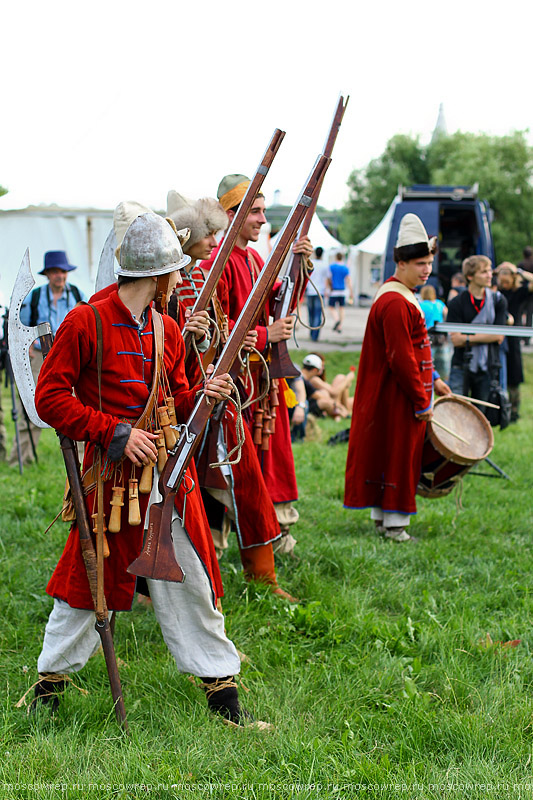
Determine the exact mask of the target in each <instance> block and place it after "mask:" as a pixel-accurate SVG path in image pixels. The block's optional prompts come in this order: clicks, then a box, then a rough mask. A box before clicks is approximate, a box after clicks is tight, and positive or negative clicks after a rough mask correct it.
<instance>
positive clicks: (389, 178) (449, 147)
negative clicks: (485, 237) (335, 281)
mask: <svg viewBox="0 0 533 800" xmlns="http://www.w3.org/2000/svg"><path fill="white" fill-rule="evenodd" d="M532 179H533V148H532V147H530V145H528V143H527V140H526V135H525V132H524V131H515V132H514V133H511V134H509V135H507V136H488V135H487V134H474V133H461V132H458V133H454V134H453V135H451V136H443V135H441V136H438V137H437V138H436V139H434V140H433V141H432V142H431V143H430V144H429V145H427V146H426V147H422V146H421V145H420V144H419V140H418V137H417V138H412V137H409V136H394V137H393V138H392V139H391V140H390V141H389V142H388V144H387V147H386V149H385V152H384V153H383V154H382V155H381V156H380V157H379V158H377V159H374V160H373V161H371V162H370V164H369V165H368V166H367V167H366V168H365V169H363V170H356V171H354V172H352V174H351V175H350V177H349V179H348V186H349V187H350V199H349V201H348V204H347V205H346V207H345V209H344V227H343V235H344V237H345V240H346V241H350V242H353V243H355V242H357V241H360V240H361V239H362V238H364V236H367V235H368V234H369V233H370V232H371V231H372V230H373V228H374V227H375V226H376V225H377V224H378V222H379V221H380V220H381V219H382V217H383V215H384V213H385V211H386V210H387V208H388V206H389V205H390V203H391V201H392V199H393V197H394V195H395V194H396V191H397V188H398V185H399V184H403V185H404V186H406V185H407V186H408V185H410V184H413V183H429V184H436V185H439V184H441V185H442V184H443V185H461V184H462V185H467V186H471V185H472V184H474V183H476V182H477V183H479V187H480V194H481V196H482V197H483V198H485V199H487V200H488V201H489V203H490V205H491V207H492V209H493V211H494V224H493V233H494V242H495V248H496V253H497V258H498V260H499V261H502V260H511V261H518V260H520V258H521V256H522V249H523V247H524V246H525V245H526V244H528V243H530V242H532V241H533V221H532V220H533V186H532Z"/></svg>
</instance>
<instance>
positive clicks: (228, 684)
mask: <svg viewBox="0 0 533 800" xmlns="http://www.w3.org/2000/svg"><path fill="white" fill-rule="evenodd" d="M202 689H203V690H204V691H205V694H206V697H207V705H208V706H209V710H210V711H212V712H213V714H220V716H221V717H223V718H224V719H226V720H228V722H232V723H233V724H234V725H239V726H242V725H245V724H246V723H249V722H253V717H252V715H251V714H250V713H249V712H248V711H246V710H245V709H244V708H241V704H240V703H239V692H238V691H237V684H236V683H235V678H234V677H233V676H232V675H228V677H227V678H202Z"/></svg>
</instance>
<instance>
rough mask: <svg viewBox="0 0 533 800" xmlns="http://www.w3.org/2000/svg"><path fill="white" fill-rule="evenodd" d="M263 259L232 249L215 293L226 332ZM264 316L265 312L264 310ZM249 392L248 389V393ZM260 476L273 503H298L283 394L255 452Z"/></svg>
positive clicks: (261, 329) (261, 337)
mask: <svg viewBox="0 0 533 800" xmlns="http://www.w3.org/2000/svg"><path fill="white" fill-rule="evenodd" d="M216 253H217V250H215V252H214V253H213V255H212V257H211V259H210V261H203V262H202V267H203V268H204V269H206V270H209V269H210V268H211V266H212V264H213V261H214V258H215V256H216ZM263 263H264V262H263V259H262V258H261V256H260V255H259V253H257V252H256V251H255V250H253V249H252V248H251V247H248V248H246V250H243V249H242V248H240V247H234V248H233V250H232V253H231V256H230V257H229V259H228V262H227V264H226V266H225V267H224V273H223V275H222V279H221V280H220V281H219V285H218V286H219V288H218V289H217V292H218V296H219V300H220V302H221V304H222V307H223V309H224V312H225V313H226V314H227V316H228V320H229V327H230V330H231V329H232V328H233V326H234V325H235V323H236V321H237V319H238V317H239V314H240V313H241V311H242V308H243V306H244V304H245V303H246V300H247V299H248V297H249V295H250V292H251V291H252V288H253V285H254V283H255V280H256V278H257V275H258V273H259V270H261V269H262V267H263ZM278 286H279V284H276V285H275V286H274V288H273V290H272V293H271V295H270V299H271V302H272V300H273V299H274V297H275V294H276V292H277V288H278ZM267 313H268V309H267ZM265 322H267V320H266V319H264V320H263V324H260V325H256V327H255V330H256V331H257V334H258V337H257V344H256V347H257V349H258V350H259V352H264V351H265V349H266V347H267V344H268V332H267V328H266V325H265V324H264V323H265ZM248 391H250V389H248ZM257 456H258V458H259V463H260V466H261V472H262V473H263V478H264V479H265V483H266V487H267V489H268V492H269V494H270V497H271V498H272V501H273V502H274V503H288V502H291V501H293V500H297V499H298V487H297V485H296V472H295V469H294V456H293V453H292V444H291V434H290V424H289V415H288V412H287V404H286V402H285V398H284V395H283V392H280V393H279V408H278V410H277V417H276V427H275V433H274V434H273V435H272V436H271V437H270V446H269V449H268V450H266V451H261V450H259V449H258V450H257Z"/></svg>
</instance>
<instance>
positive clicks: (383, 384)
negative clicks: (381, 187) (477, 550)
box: [344, 214, 450, 542]
mask: <svg viewBox="0 0 533 800" xmlns="http://www.w3.org/2000/svg"><path fill="white" fill-rule="evenodd" d="M435 250H436V240H435V239H431V240H430V239H429V238H428V235H427V232H426V230H425V228H424V226H423V224H422V222H421V220H420V219H419V218H418V217H417V216H416V215H415V214H406V215H405V216H404V217H403V219H402V221H401V223H400V229H399V232H398V241H397V243H396V247H395V248H394V260H395V262H396V271H395V273H394V275H393V277H392V278H389V280H388V281H386V282H385V283H384V284H383V286H382V287H381V288H380V290H379V291H378V293H377V295H376V297H375V299H374V303H373V305H372V308H371V310H370V314H369V317H368V323H367V327H366V332H365V338H364V341H363V348H362V352H361V360H360V362H359V372H358V376H357V388H356V393H355V402H354V410H353V415H352V426H351V430H350V443H349V447H348V461H347V468H346V487H345V498H344V505H345V507H346V508H370V509H371V518H372V519H373V520H374V522H375V525H376V530H377V531H378V532H379V533H383V534H384V535H385V537H386V538H388V539H392V540H393V541H396V542H407V541H411V540H412V538H413V537H411V536H410V535H409V534H408V533H407V531H406V528H407V526H408V525H409V522H410V518H411V516H412V515H413V514H415V513H416V503H415V492H416V487H417V483H418V480H419V478H420V467H421V462H422V448H423V444H424V436H425V432H426V425H425V423H426V422H427V421H428V420H430V419H431V416H432V403H433V389H435V392H436V393H437V394H440V395H442V394H449V393H450V389H449V387H448V386H447V385H446V384H445V383H444V381H442V380H441V379H440V378H439V376H438V374H437V373H435V372H434V370H433V362H432V358H431V346H430V342H429V338H428V335H427V330H426V325H425V321H424V314H423V312H422V309H421V308H420V305H419V303H418V300H417V299H416V297H415V294H414V289H415V288H416V287H417V286H422V285H424V284H425V283H426V282H427V280H428V278H429V276H430V275H431V269H432V263H433V255H434V252H435Z"/></svg>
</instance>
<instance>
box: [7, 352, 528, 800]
mask: <svg viewBox="0 0 533 800" xmlns="http://www.w3.org/2000/svg"><path fill="white" fill-rule="evenodd" d="M352 362H353V356H351V355H350V354H348V353H333V354H328V370H329V374H330V376H332V375H333V374H334V372H335V371H338V370H340V369H342V370H343V371H345V370H347V369H348V367H349V365H350V364H351V363H352ZM527 369H528V378H529V384H528V385H526V387H524V390H523V398H524V399H523V411H522V419H521V421H520V422H519V424H517V425H514V426H512V427H510V428H508V429H507V430H506V431H503V432H499V431H496V445H495V448H494V451H493V458H494V460H495V461H496V462H497V463H498V464H499V465H500V466H501V467H502V468H503V469H504V470H505V471H506V472H508V473H509V474H510V475H511V477H512V480H511V481H504V480H493V479H488V478H481V477H474V476H470V477H467V478H466V479H465V481H464V490H463V495H462V509H460V508H459V507H458V504H457V501H456V497H455V495H451V496H448V497H447V498H442V499H439V500H420V501H419V503H418V506H419V513H418V515H417V517H416V518H415V521H414V522H413V524H412V532H413V533H414V534H415V535H416V536H418V537H419V539H420V541H419V543H418V544H416V545H397V544H395V543H391V542H385V541H383V540H381V539H380V538H378V537H376V535H375V534H374V533H373V524H372V523H371V522H370V521H369V519H368V515H367V513H366V512H355V511H347V510H344V509H343V508H342V497H343V477H344V465H345V459H346V445H340V446H337V447H328V446H326V441H327V439H328V437H329V436H330V435H331V434H332V433H334V432H336V431H337V430H339V429H341V428H342V427H345V425H343V424H342V423H334V422H333V421H326V422H324V423H321V432H322V441H315V442H306V443H302V444H297V445H295V448H294V449H295V457H296V462H297V472H298V479H299V485H300V493H301V499H300V502H299V506H298V507H299V511H300V515H301V519H300V522H299V523H298V526H297V531H296V536H297V538H298V548H297V552H298V558H297V559H294V560H286V561H280V563H279V570H278V575H279V580H280V583H281V585H283V586H284V587H285V588H287V589H288V590H289V591H290V592H291V593H292V594H295V595H297V596H299V597H300V598H302V603H301V604H300V605H298V606H294V607H290V606H288V605H287V604H286V603H285V602H283V601H282V600H279V599H275V598H274V597H272V596H271V595H269V593H268V592H266V591H265V590H264V589H263V588H261V587H260V586H257V585H249V584H246V583H245V582H244V581H243V579H242V576H241V570H240V561H239V556H238V551H237V548H236V546H235V545H233V546H232V547H231V549H230V551H229V554H228V555H227V556H225V557H224V559H223V561H222V563H221V568H222V574H223V579H224V584H225V590H226V597H225V599H224V609H225V612H226V615H227V616H226V620H227V629H228V632H229V635H230V636H231V637H232V638H233V640H234V641H235V643H236V644H237V646H238V647H239V649H241V650H242V651H244V652H245V653H246V654H247V656H248V658H249V661H248V662H247V663H245V664H244V665H243V670H242V675H241V677H242V683H243V685H244V687H246V689H247V690H249V691H245V690H244V689H243V690H242V696H243V699H244V703H245V705H246V706H247V707H249V708H250V710H251V711H252V712H253V713H254V714H255V716H256V717H258V718H260V719H266V720H269V721H270V722H272V723H273V724H274V726H275V729H274V731H272V732H270V733H268V734H261V733H258V732H256V731H253V730H241V731H237V730H231V729H228V728H227V727H226V726H224V725H222V724H221V723H220V722H219V721H218V720H216V719H214V718H212V717H210V715H209V714H208V712H207V710H206V704H205V698H204V697H203V694H202V692H201V691H200V690H199V689H198V688H197V687H196V686H195V685H194V684H193V683H192V682H191V681H190V680H189V678H188V677H187V676H184V675H180V674H178V673H177V672H176V670H175V667H174V663H173V660H172V659H171V657H170V655H169V654H168V651H167V650H166V647H165V645H164V643H163V641H162V638H161V635H160V631H159V628H158V626H157V624H156V623H155V620H154V617H153V613H152V612H151V610H150V609H147V608H145V607H141V606H139V605H137V604H135V606H134V609H133V611H132V612H131V613H130V614H120V615H119V618H118V621H117V632H116V650H117V655H118V657H119V659H120V671H121V678H122V683H123V688H124V696H125V702H126V708H127V712H128V718H129V722H130V728H131V735H130V736H129V738H127V737H124V736H123V735H122V734H121V732H120V731H119V729H118V728H117V725H116V722H115V718H114V713H113V712H112V711H110V707H111V703H110V693H109V689H108V686H107V677H106V670H105V664H104V660H103V657H102V656H101V655H97V656H96V657H95V658H93V659H92V660H91V661H90V662H89V664H88V665H87V667H86V668H85V669H84V670H83V671H82V672H81V673H79V674H78V675H77V676H75V683H76V684H77V686H79V687H81V688H82V689H84V690H86V691H87V692H88V694H83V693H82V692H80V691H77V690H76V689H75V688H74V687H72V686H71V687H69V689H68V691H67V692H66V694H65V697H64V699H63V702H62V704H61V707H60V710H59V711H58V713H57V714H56V715H55V716H54V717H51V716H50V714H49V713H48V711H47V709H41V713H37V714H32V715H27V714H26V713H25V710H24V709H19V708H15V704H16V702H17V700H18V699H19V698H20V697H21V696H22V695H23V694H24V692H25V691H26V690H27V689H28V688H29V687H30V686H31V685H32V683H33V682H34V681H35V679H36V668H35V664H36V659H37V656H38V654H39V651H40V647H41V642H42V635H43V629H44V625H45V622H46V619H47V616H48V613H49V610H50V607H51V604H52V601H51V599H50V598H49V597H48V596H47V595H46V594H45V592H44V587H45V585H46V582H47V579H48V577H49V575H50V573H51V571H52V569H53V567H54V566H55V563H56V562H57V559H58V557H59V555H60V552H61V549H62V545H63V542H64V540H65V537H66V530H67V529H66V526H65V525H64V524H63V523H59V522H58V523H56V525H54V527H53V528H52V529H51V531H50V532H49V533H47V534H44V533H43V531H44V530H45V528H46V527H47V525H48V524H49V522H50V521H51V519H52V518H53V517H54V516H55V514H56V513H57V510H58V509H59V506H60V502H61V497H62V491H63V483H64V475H63V467H62V464H61V460H60V456H59V450H58V446H57V441H56V438H55V435H54V434H53V432H52V431H45V432H44V434H43V437H42V444H41V445H40V448H39V454H40V464H39V465H38V466H32V467H29V468H27V469H26V470H25V472H24V475H23V477H22V478H20V477H19V476H18V473H17V472H16V471H15V470H12V469H10V468H9V467H8V466H7V465H5V464H0V479H1V481H2V495H1V505H0V519H1V525H0V537H1V538H0V558H1V563H2V585H1V588H0V592H1V598H2V625H1V628H0V643H1V652H2V666H3V670H4V671H3V679H2V681H3V684H4V695H3V703H2V722H1V724H2V744H1V763H2V766H1V770H2V777H1V779H0V798H2V799H3V798H6V800H8V799H9V800H11V798H17V800H18V798H32V799H33V798H39V800H40V799H41V798H42V799H43V800H44V799H45V798H54V799H55V798H94V799H95V800H96V799H97V798H98V800H107V799H108V798H145V797H153V798H180V800H181V799H182V798H186V799H187V800H195V799H196V798H212V797H216V798H226V797H227V798H257V800H266V798H269V799H270V798H278V797H279V798H286V797H287V798H290V797H298V798H367V797H368V798H370V797H380V798H381V797H382V798H402V800H411V798H413V799H414V798H417V799H418V798H443V797H446V798H448V797H450V798H458V797H468V798H476V799H477V798H480V799H481V798H487V797H488V798H508V797H512V798H526V797H528V798H529V797H531V796H532V794H533V774H532V771H533V763H532V753H533V703H532V685H533V662H532V660H531V653H530V651H531V649H532V647H533V637H532V634H531V628H530V619H531V611H532V605H533V598H532V591H531V574H532V570H533V548H532V542H531V529H532V504H531V492H532V490H533V489H532V478H533V471H532V468H531V447H530V442H531V439H532V434H533V391H532V390H531V386H532V385H533V357H531V356H530V357H528V359H527ZM7 405H8V402H7V398H6V397H5V396H4V407H6V406H7ZM512 640H520V642H519V643H518V644H516V646H511V645H508V644H506V643H508V642H511V641H512ZM43 712H44V713H43ZM2 784H3V786H2ZM17 784H18V786H17Z"/></svg>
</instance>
